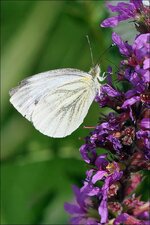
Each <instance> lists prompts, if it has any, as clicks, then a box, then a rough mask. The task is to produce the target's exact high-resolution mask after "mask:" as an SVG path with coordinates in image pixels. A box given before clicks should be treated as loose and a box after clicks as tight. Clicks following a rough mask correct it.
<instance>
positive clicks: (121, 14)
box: [101, 0, 150, 33]
mask: <svg viewBox="0 0 150 225" xmlns="http://www.w3.org/2000/svg"><path fill="white" fill-rule="evenodd" d="M108 8H109V10H110V11H111V12H113V13H118V15H115V16H113V17H110V18H107V19H105V20H104V21H103V22H102V23H101V27H116V26H117V25H118V24H119V23H120V22H121V21H124V20H131V21H134V22H135V26H136V28H137V30H139V31H140V32H145V33H146V32H149V24H150V21H149V17H148V14H149V12H150V9H149V7H148V6H147V5H146V4H143V2H142V0H130V3H125V2H119V3H118V4H117V5H116V6H114V5H110V4H108Z"/></svg>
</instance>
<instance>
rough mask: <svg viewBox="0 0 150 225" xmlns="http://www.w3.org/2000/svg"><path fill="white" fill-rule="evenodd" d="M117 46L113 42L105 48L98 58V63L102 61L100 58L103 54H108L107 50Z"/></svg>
mask: <svg viewBox="0 0 150 225" xmlns="http://www.w3.org/2000/svg"><path fill="white" fill-rule="evenodd" d="M114 46H116V44H111V45H110V46H109V47H108V48H107V49H105V50H104V51H103V52H102V54H101V55H100V57H99V58H98V60H97V61H96V64H98V62H99V61H100V59H101V58H102V56H103V55H105V54H106V52H108V51H109V50H110V49H111V48H112V47H114Z"/></svg>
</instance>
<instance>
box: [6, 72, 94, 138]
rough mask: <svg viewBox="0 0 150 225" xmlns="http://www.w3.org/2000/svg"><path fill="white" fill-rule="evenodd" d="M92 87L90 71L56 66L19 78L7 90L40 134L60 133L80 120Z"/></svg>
mask: <svg viewBox="0 0 150 225" xmlns="http://www.w3.org/2000/svg"><path fill="white" fill-rule="evenodd" d="M96 91H97V81H95V80H93V78H92V76H91V75H90V74H88V73H85V72H82V71H80V70H75V69H59V70H52V71H48V72H45V73H41V74H38V75H35V76H33V77H29V78H28V79H26V80H24V81H22V82H21V84H20V85H19V86H18V87H17V88H15V89H12V90H11V92H10V95H11V99H10V102H11V103H12V104H13V105H14V107H15V108H16V109H17V110H18V111H19V112H20V113H21V114H22V115H23V116H25V117H26V118H27V119H28V120H29V121H31V122H33V125H34V126H35V128H36V129H37V130H39V131H40V132H42V133H43V134H45V135H48V136H51V137H64V136H67V135H69V134H71V133H72V132H73V131H74V130H75V129H77V127H79V125H80V124H81V123H82V122H83V119H84V117H85V116H86V114H87V112H88V109H89V107H90V105H91V103H92V101H93V99H94V97H95V95H96Z"/></svg>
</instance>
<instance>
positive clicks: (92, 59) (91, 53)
mask: <svg viewBox="0 0 150 225" xmlns="http://www.w3.org/2000/svg"><path fill="white" fill-rule="evenodd" d="M86 38H87V41H88V45H89V49H90V55H91V61H92V66H94V58H93V52H92V47H91V42H90V39H89V36H88V35H86Z"/></svg>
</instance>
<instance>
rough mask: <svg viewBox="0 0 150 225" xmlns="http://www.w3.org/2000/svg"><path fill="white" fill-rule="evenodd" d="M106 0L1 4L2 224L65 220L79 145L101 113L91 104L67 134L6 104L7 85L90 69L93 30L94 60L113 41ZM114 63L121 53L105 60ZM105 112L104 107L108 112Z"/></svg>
mask: <svg viewBox="0 0 150 225" xmlns="http://www.w3.org/2000/svg"><path fill="white" fill-rule="evenodd" d="M106 16H107V11H106V9H105V6H104V1H75V0H74V1H44V0H43V1H42V0H41V1H36V0H35V1H22V0H20V1H13V0H11V1H5V0H3V1H1V83H2V85H1V92H2V98H1V104H2V108H1V119H2V121H1V124H2V129H1V131H2V133H1V139H2V143H1V144H2V146H1V147H2V148H1V181H2V183H1V213H2V215H1V224H12V225H13V224H67V221H68V218H69V216H68V215H67V213H66V212H65V211H64V208H63V204H64V202H65V201H70V200H71V199H72V197H73V194H72V190H71V185H72V184H73V183H74V184H78V185H79V186H80V185H81V182H82V180H83V179H84V172H85V169H86V166H85V164H84V162H83V161H82V160H81V157H80V154H79V147H80V146H81V145H82V144H83V142H84V140H83V138H84V137H85V136H86V135H88V132H89V130H86V129H83V125H86V126H93V125H95V124H96V123H97V121H98V117H99V107H98V105H97V104H95V103H93V105H92V107H91V108H90V111H89V113H88V116H87V117H86V119H85V121H84V123H83V124H82V125H81V126H80V128H79V129H78V130H77V131H75V132H74V133H73V134H72V135H71V136H69V137H66V138H64V139H53V138H48V137H46V136H44V135H42V134H41V133H39V132H38V131H37V130H35V129H34V127H33V126H32V124H31V123H30V122H28V121H27V120H26V119H25V118H23V117H22V116H21V115H20V114H19V113H18V112H17V111H16V110H15V109H14V108H13V106H12V105H10V103H9V95H8V92H9V90H10V89H11V88H12V87H14V86H16V85H17V83H18V82H19V81H21V80H22V79H23V78H25V77H27V76H30V75H33V74H36V73H39V72H43V71H47V70H51V69H55V68H63V67H72V68H78V69H81V70H84V71H88V70H89V69H90V67H91V59H90V53H89V46H88V43H87V40H86V38H85V36H86V35H87V34H88V35H89V38H90V40H91V45H92V48H93V54H94V58H95V60H96V59H97V58H98V57H99V56H100V55H101V54H102V53H103V51H104V50H106V49H107V48H108V47H109V46H110V44H111V30H109V29H102V28H100V25H99V24H100V22H101V21H102V20H103V19H104V18H105V17H106ZM114 57H115V63H117V60H118V59H119V58H118V57H117V51H116V50H110V51H108V52H107V53H106V54H105V55H104V57H102V60H101V68H102V71H105V70H106V68H107V65H108V64H109V63H108V61H107V59H106V58H108V59H110V60H111V59H112V60H114ZM103 112H104V110H103Z"/></svg>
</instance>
